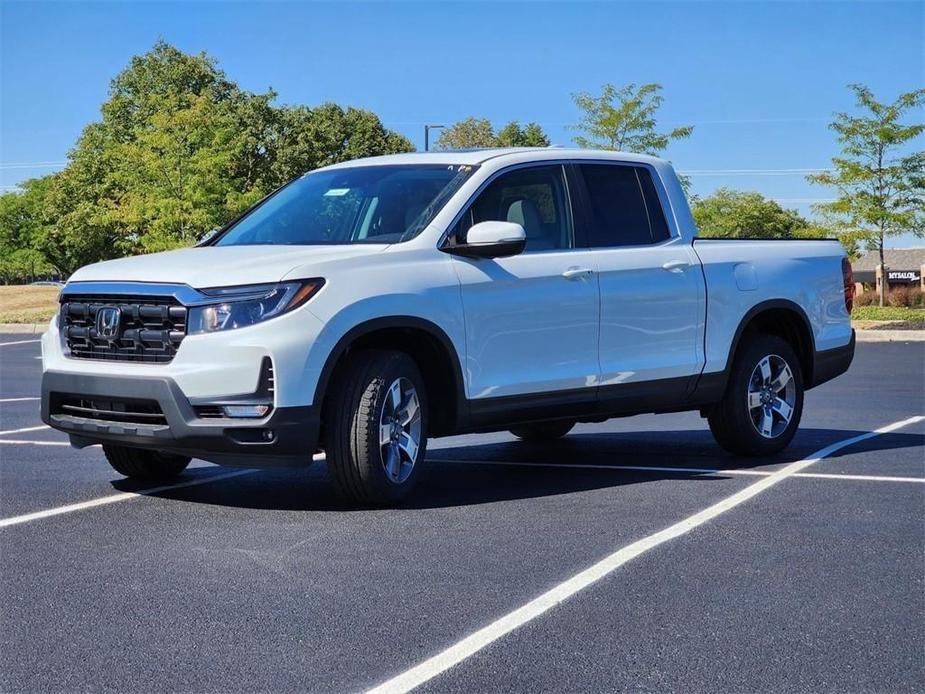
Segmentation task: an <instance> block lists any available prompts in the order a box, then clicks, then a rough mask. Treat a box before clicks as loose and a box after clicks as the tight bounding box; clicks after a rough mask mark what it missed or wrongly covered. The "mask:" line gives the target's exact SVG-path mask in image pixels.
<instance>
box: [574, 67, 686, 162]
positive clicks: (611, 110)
mask: <svg viewBox="0 0 925 694" xmlns="http://www.w3.org/2000/svg"><path fill="white" fill-rule="evenodd" d="M661 91H662V86H661V85H660V84H654V83H652V84H641V85H638V86H637V85H636V84H628V85H626V86H624V87H620V88H619V89H618V88H617V87H615V86H614V85H612V84H605V85H604V86H603V87H602V88H601V94H600V96H595V95H594V94H589V93H587V92H579V93H577V94H573V95H572V98H573V99H574V101H575V104H576V105H577V106H578V108H579V109H580V110H581V112H582V115H581V119H580V120H579V122H578V123H577V124H576V125H574V126H572V128H573V129H574V130H578V131H581V132H582V133H583V134H582V135H579V136H577V137H575V144H577V145H578V146H579V147H590V148H593V149H610V150H619V151H622V152H635V153H638V154H652V155H655V156H658V155H660V154H661V153H662V152H664V151H665V150H666V149H667V148H668V144H669V143H670V142H671V141H672V140H681V139H684V138H686V137H690V135H691V133H692V132H693V131H694V128H693V126H689V125H688V126H683V127H680V128H674V129H672V130H668V131H666V132H659V131H658V129H657V123H656V120H655V114H656V112H657V111H658V109H659V108H661V106H662V103H663V102H664V97H663V96H662V95H661Z"/></svg>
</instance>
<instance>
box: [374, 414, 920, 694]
mask: <svg viewBox="0 0 925 694" xmlns="http://www.w3.org/2000/svg"><path fill="white" fill-rule="evenodd" d="M922 420H925V417H921V416H919V417H910V418H909V419H904V420H902V421H901V422H894V423H893V424H889V425H887V426H885V427H881V428H880V429H877V430H876V431H871V432H867V433H865V434H861V435H859V436H853V437H852V438H850V439H844V440H842V441H838V442H836V443H833V444H832V445H830V446H826V447H825V448H823V449H821V450H819V451H816V452H815V453H813V454H812V456H811V457H809V458H805V459H804V460H798V461H797V462H795V463H790V464H789V465H787V466H785V467H783V468H781V469H780V470H777V471H776V472H773V473H771V474H770V475H768V476H766V477H763V478H762V479H760V480H758V481H757V482H755V483H754V484H751V485H749V486H748V487H746V488H745V489H742V490H740V491H738V492H736V493H735V494H733V495H732V496H728V497H726V498H725V499H723V500H722V501H719V502H718V503H715V504H713V505H712V506H710V507H708V508H705V509H704V510H703V511H700V512H698V513H695V514H694V515H692V516H689V517H687V518H685V519H684V520H682V521H679V522H678V523H675V524H674V525H671V526H669V527H667V528H665V529H664V530H660V531H659V532H657V533H654V534H652V535H649V536H648V537H644V538H642V539H641V540H637V541H636V542H634V543H632V544H630V545H627V546H626V547H623V548H622V549H619V550H617V551H616V552H614V553H613V554H611V555H609V556H607V557H605V558H604V559H602V560H600V561H599V562H597V563H596V564H594V565H592V566H590V567H588V568H587V569H585V570H584V571H582V572H581V573H578V574H576V575H575V576H572V577H571V578H569V579H568V580H566V581H563V582H562V583H560V584H558V585H557V586H555V587H553V588H552V589H550V590H548V591H546V592H545V593H543V594H542V595H540V596H539V597H537V598H534V599H533V600H531V601H530V602H528V603H527V604H526V605H523V606H522V607H519V608H517V609H516V610H514V611H513V612H509V613H508V614H506V615H504V616H503V617H500V618H499V619H496V620H495V621H494V622H492V623H491V624H489V625H488V626H486V627H483V628H481V629H479V630H478V631H476V632H475V633H473V634H470V635H469V636H467V637H466V638H464V639H462V640H461V641H458V642H456V643H455V644H453V645H452V646H450V647H449V648H447V649H446V650H444V651H441V652H440V653H438V654H436V655H435V656H433V657H431V658H428V659H427V660H425V661H424V662H422V663H420V664H419V665H416V666H415V667H413V668H411V669H410V670H406V671H405V672H403V673H401V674H399V675H397V676H395V677H393V678H392V679H390V680H387V681H386V682H383V683H382V684H380V685H378V686H376V687H374V688H373V689H370V690H369V692H370V693H371V694H385V693H387V692H388V693H389V694H394V693H398V692H408V691H411V690H412V689H414V688H415V687H418V686H420V685H422V684H424V683H425V682H428V681H430V680H432V679H433V678H434V677H436V676H437V675H439V674H441V673H443V672H446V671H447V670H449V669H450V668H452V667H453V666H455V665H457V664H459V663H461V662H462V661H463V660H466V659H467V658H469V657H470V656H472V655H474V654H475V653H477V652H479V651H480V650H482V649H483V648H485V647H486V646H488V645H489V644H491V643H494V642H495V641H497V640H498V639H500V638H501V637H502V636H505V635H506V634H509V633H510V632H512V631H514V630H515V629H517V628H519V627H521V626H523V625H524V624H526V623H527V622H530V621H532V620H534V619H536V618H537V617H540V616H541V615H543V614H544V613H546V612H547V611H549V610H551V609H552V608H553V607H556V606H557V605H558V604H559V603H561V602H563V601H565V600H568V599H569V598H570V597H572V596H573V595H575V594H576V593H579V592H581V591H582V590H584V589H585V588H587V587H588V586H591V585H593V584H594V583H597V582H598V581H599V580H601V579H602V578H604V577H605V576H607V575H608V574H610V573H612V572H614V571H615V570H616V569H618V568H619V567H621V566H623V565H624V564H626V563H627V562H628V561H630V560H632V559H635V558H636V557H638V556H640V555H641V554H644V553H645V552H648V551H649V550H650V549H653V548H654V547H658V546H659V545H661V544H663V543H665V542H668V541H669V540H673V539H674V538H676V537H680V536H681V535H684V534H686V533H689V532H690V531H691V530H694V529H695V528H698V527H700V526H701V525H703V524H704V523H706V522H708V521H710V520H712V519H714V518H716V517H717V516H720V515H722V514H724V513H726V511H729V510H730V509H733V508H735V507H736V506H739V505H740V504H742V503H744V502H746V501H748V500H749V499H751V498H752V497H754V496H756V495H758V494H760V493H761V492H763V491H765V490H767V489H769V488H770V487H772V486H774V485H775V484H778V483H779V482H782V481H783V480H785V479H787V478H788V477H791V476H793V475H794V474H796V473H797V472H800V471H801V470H803V469H805V468H807V467H809V466H810V465H812V464H813V463H815V462H818V461H819V460H822V459H823V458H825V457H826V456H829V455H831V454H832V453H834V452H835V451H838V450H841V449H842V448H845V447H846V446H850V445H852V444H855V443H859V442H861V441H866V440H867V439H870V438H873V437H875V436H879V435H880V434H886V433H888V432H891V431H894V430H896V429H899V428H901V427H904V426H908V425H909V424H914V423H916V422H921V421H922Z"/></svg>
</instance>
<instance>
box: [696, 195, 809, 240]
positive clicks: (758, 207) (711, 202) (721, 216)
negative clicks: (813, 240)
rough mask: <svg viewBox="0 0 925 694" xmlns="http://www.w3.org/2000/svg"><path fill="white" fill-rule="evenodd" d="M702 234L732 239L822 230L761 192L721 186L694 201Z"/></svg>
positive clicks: (778, 236) (806, 233) (780, 236)
mask: <svg viewBox="0 0 925 694" xmlns="http://www.w3.org/2000/svg"><path fill="white" fill-rule="evenodd" d="M691 212H692V213H693V215H694V220H695V221H696V222H697V229H698V234H699V235H700V236H706V237H721V238H731V239H789V238H795V237H799V236H806V235H810V234H812V233H818V231H817V230H813V229H812V227H810V224H809V222H807V221H806V220H805V219H804V218H803V217H801V216H800V215H799V214H798V213H797V212H796V211H795V210H787V209H784V208H783V207H781V206H780V205H779V204H778V203H777V202H775V201H774V200H769V199H768V198H766V197H764V196H763V195H761V193H755V192H744V191H737V190H730V189H728V188H720V189H719V190H717V191H716V192H715V193H713V195H710V196H708V197H705V198H697V199H695V200H694V201H693V203H692V205H691Z"/></svg>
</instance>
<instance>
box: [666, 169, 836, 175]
mask: <svg viewBox="0 0 925 694" xmlns="http://www.w3.org/2000/svg"><path fill="white" fill-rule="evenodd" d="M828 171H834V169H825V168H820V169H690V170H688V171H679V172H678V173H681V174H683V175H685V176H805V175H806V174H814V173H824V172H828Z"/></svg>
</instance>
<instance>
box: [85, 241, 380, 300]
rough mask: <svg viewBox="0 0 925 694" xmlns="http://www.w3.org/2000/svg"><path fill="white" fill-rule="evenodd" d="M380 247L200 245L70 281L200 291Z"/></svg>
mask: <svg viewBox="0 0 925 694" xmlns="http://www.w3.org/2000/svg"><path fill="white" fill-rule="evenodd" d="M386 247H387V246H385V245H384V244H356V245H349V246H348V245H342V246H203V247H201V248H184V249H182V250H177V251H167V252H165V253H152V254H151V255H139V256H134V257H131V258H120V259H119V260H107V261H106V262H103V263H95V264H93V265H87V266H86V267H83V268H81V269H80V270H78V271H77V272H75V273H74V274H73V275H71V277H70V280H69V281H71V282H167V283H175V284H188V285H189V286H191V287H194V288H197V289H202V288H205V287H222V286H232V285H241V284H261V283H264V282H278V281H279V280H281V279H282V278H283V277H285V276H286V274H287V273H288V272H290V271H291V270H293V269H295V268H297V267H299V268H302V269H303V270H305V271H307V272H308V273H309V274H307V275H305V276H306V277H308V276H310V275H314V273H313V272H311V269H312V266H313V265H314V264H316V263H317V264H319V265H320V264H322V263H324V262H326V261H329V260H342V259H347V258H353V257H357V256H363V255H372V254H374V253H378V252H380V251H382V250H383V249H384V248H386Z"/></svg>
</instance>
